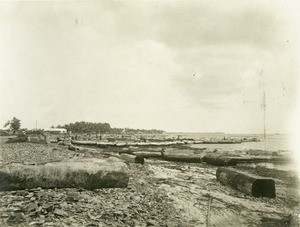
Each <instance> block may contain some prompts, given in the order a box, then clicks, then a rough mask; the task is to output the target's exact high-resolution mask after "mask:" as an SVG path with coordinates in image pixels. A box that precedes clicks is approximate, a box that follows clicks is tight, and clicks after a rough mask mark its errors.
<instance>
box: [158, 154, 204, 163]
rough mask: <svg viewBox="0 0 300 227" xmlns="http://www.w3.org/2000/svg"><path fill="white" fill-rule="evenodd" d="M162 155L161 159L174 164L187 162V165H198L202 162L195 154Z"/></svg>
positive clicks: (200, 157)
mask: <svg viewBox="0 0 300 227" xmlns="http://www.w3.org/2000/svg"><path fill="white" fill-rule="evenodd" d="M161 153H162V158H163V159H164V160H166V161H174V162H189V163H200V162H202V156H199V155H196V154H171V153H165V152H161Z"/></svg>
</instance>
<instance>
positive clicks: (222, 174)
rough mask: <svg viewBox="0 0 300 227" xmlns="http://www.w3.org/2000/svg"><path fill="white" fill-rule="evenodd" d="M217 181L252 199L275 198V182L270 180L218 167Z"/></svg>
mask: <svg viewBox="0 0 300 227" xmlns="http://www.w3.org/2000/svg"><path fill="white" fill-rule="evenodd" d="M216 177H217V180H219V181H220V182H221V183H222V184H224V185H230V186H232V187H233V188H235V189H237V190H240V191H242V192H244V193H246V194H247V195H251V196H254V197H268V198H275V197H276V192H275V182H274V180H272V179H267V178H257V177H256V176H253V175H249V174H246V173H243V172H240V171H237V170H235V169H232V168H224V167H220V168H218V169H217V172H216Z"/></svg>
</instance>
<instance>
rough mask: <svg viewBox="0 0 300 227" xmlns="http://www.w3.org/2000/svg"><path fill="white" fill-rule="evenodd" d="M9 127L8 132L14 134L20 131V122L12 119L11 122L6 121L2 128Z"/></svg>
mask: <svg viewBox="0 0 300 227" xmlns="http://www.w3.org/2000/svg"><path fill="white" fill-rule="evenodd" d="M7 126H9V128H10V130H13V132H14V134H15V133H16V132H17V131H18V130H19V129H20V127H21V120H19V119H17V118H15V117H13V119H12V120H11V121H7V122H6V123H5V125H4V127H7Z"/></svg>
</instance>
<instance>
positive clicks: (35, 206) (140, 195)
mask: <svg viewBox="0 0 300 227" xmlns="http://www.w3.org/2000/svg"><path fill="white" fill-rule="evenodd" d="M0 149H1V152H0V155H1V156H0V162H1V163H2V165H4V164H5V163H9V162H22V163H24V164H28V165H29V164H34V163H45V162H47V161H58V160H60V159H65V158H72V157H75V156H76V157H78V156H90V155H91V154H85V153H84V152H81V153H76V152H75V151H68V150H67V148H66V147H64V146H58V145H56V144H55V145H43V144H30V143H15V144H5V143H3V141H2V143H1V147H0ZM101 151H103V150H101ZM104 151H105V150H104ZM110 152H111V151H110ZM93 156H95V155H93ZM102 156H103V155H101V152H99V155H98V157H102ZM128 165H129V171H130V181H129V185H128V188H123V189H99V190H95V191H87V190H82V189H40V188H38V189H35V190H22V191H12V192H0V226H7V225H13V226H299V222H298V221H299V213H298V212H299V210H300V209H299V198H298V197H297V196H295V194H296V193H294V191H293V190H292V189H293V188H294V185H292V186H291V182H290V181H289V180H288V179H285V178H282V177H280V178H279V177H278V178H276V177H275V178H273V179H274V180H275V182H276V194H277V196H276V198H274V199H269V198H254V197H251V196H247V195H245V194H244V193H243V192H240V191H237V190H235V189H233V188H231V187H229V186H224V185H222V184H221V183H220V182H218V181H217V180H216V176H215V173H216V169H217V167H213V166H211V165H208V164H206V163H197V164H196V163H176V162H167V161H163V160H158V159H147V160H146V163H145V164H144V165H140V164H135V163H130V164H128ZM237 168H239V169H242V170H245V171H248V172H251V173H254V174H255V171H254V168H253V166H252V167H251V165H245V164H243V165H241V166H237Z"/></svg>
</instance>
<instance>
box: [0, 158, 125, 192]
mask: <svg viewBox="0 0 300 227" xmlns="http://www.w3.org/2000/svg"><path fill="white" fill-rule="evenodd" d="M128 180H129V174H128V169H127V165H126V164H125V163H123V162H121V160H119V159H117V158H108V159H94V158H89V159H70V160H66V161H61V162H53V163H47V164H44V165H34V166H32V165H23V164H19V163H13V164H9V165H5V166H2V167H1V168H0V182H1V184H0V190H23V189H31V188H36V187H41V188H74V187H75V188H85V189H89V190H92V189H97V188H120V187H127V184H128Z"/></svg>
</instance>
